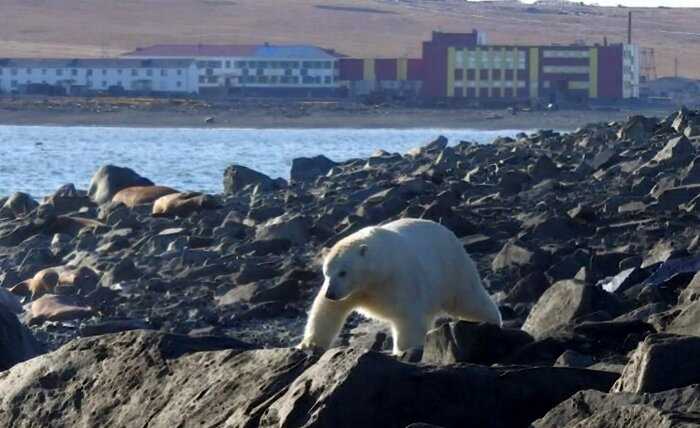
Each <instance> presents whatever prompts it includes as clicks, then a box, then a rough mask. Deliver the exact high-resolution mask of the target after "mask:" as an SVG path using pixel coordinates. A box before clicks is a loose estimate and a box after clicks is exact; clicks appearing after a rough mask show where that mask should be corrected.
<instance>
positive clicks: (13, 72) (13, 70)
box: [10, 68, 17, 76]
mask: <svg viewBox="0 0 700 428" xmlns="http://www.w3.org/2000/svg"><path fill="white" fill-rule="evenodd" d="M10 74H11V75H13V76H16V75H17V69H16V68H13V69H12V70H10Z"/></svg>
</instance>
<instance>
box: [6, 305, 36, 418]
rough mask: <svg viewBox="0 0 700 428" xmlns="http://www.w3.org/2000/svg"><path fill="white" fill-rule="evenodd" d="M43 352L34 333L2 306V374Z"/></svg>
mask: <svg viewBox="0 0 700 428" xmlns="http://www.w3.org/2000/svg"><path fill="white" fill-rule="evenodd" d="M43 351H44V349H43V347H42V346H41V345H39V343H38V342H37V341H36V340H35V339H34V336H32V333H31V332H30V331H29V330H28V329H27V328H26V327H24V326H23V325H22V324H20V323H19V321H18V320H17V317H16V316H15V314H13V313H12V312H11V311H10V310H9V309H8V308H7V307H5V306H4V305H2V304H0V372H3V371H5V370H7V369H9V368H10V367H12V366H14V365H15V364H17V363H21V362H22V361H26V360H28V359H30V358H33V357H35V356H37V355H39V354H41V353H43ZM7 426H10V425H7Z"/></svg>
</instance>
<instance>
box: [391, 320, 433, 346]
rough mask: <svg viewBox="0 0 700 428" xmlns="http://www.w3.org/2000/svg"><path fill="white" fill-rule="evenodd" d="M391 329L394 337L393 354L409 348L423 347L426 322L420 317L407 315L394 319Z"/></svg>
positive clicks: (426, 329) (426, 328)
mask: <svg viewBox="0 0 700 428" xmlns="http://www.w3.org/2000/svg"><path fill="white" fill-rule="evenodd" d="M391 331H392V335H393V337H394V349H393V354H394V355H399V354H401V353H402V352H404V351H406V350H408V349H411V348H421V349H422V348H423V345H424V344H425V335H426V333H427V332H428V322H427V320H425V319H423V318H422V317H416V316H415V315H413V316H410V315H409V316H406V317H402V318H399V319H396V320H394V322H393V324H392V329H391Z"/></svg>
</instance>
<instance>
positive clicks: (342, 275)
mask: <svg viewBox="0 0 700 428" xmlns="http://www.w3.org/2000/svg"><path fill="white" fill-rule="evenodd" d="M347 274H348V273H347V272H345V271H344V270H341V271H340V272H338V276H339V277H340V278H345V275H347Z"/></svg>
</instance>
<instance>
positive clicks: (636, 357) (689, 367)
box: [610, 334, 700, 394]
mask: <svg viewBox="0 0 700 428" xmlns="http://www.w3.org/2000/svg"><path fill="white" fill-rule="evenodd" d="M694 383H700V337H689V336H673V335H665V334H659V335H651V336H649V337H647V338H646V339H645V340H644V342H642V343H640V344H639V346H638V347H637V349H636V350H635V351H634V353H633V354H632V356H631V358H630V361H629V362H628V363H627V366H626V367H625V369H624V371H623V372H622V375H621V376H620V378H619V379H618V380H617V381H616V382H615V385H613V387H612V389H611V390H610V391H611V392H633V393H637V394H639V393H646V392H659V391H664V390H667V389H672V388H679V387H683V386H688V385H692V384H694Z"/></svg>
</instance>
